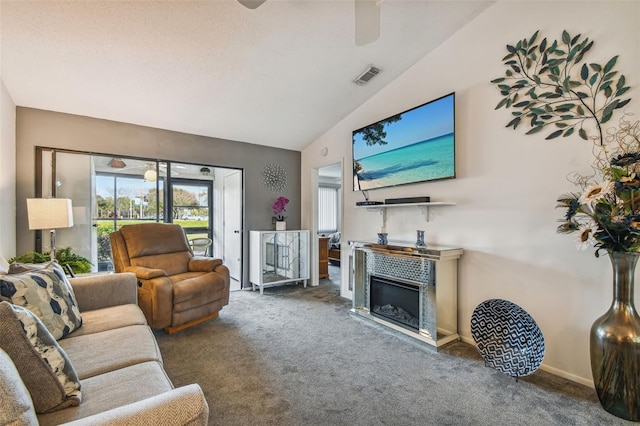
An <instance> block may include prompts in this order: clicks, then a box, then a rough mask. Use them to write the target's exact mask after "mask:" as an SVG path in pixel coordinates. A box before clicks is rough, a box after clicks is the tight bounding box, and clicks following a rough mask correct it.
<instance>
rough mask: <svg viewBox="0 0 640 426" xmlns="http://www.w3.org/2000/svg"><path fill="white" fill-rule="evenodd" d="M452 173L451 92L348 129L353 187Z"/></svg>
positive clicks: (373, 186)
mask: <svg viewBox="0 0 640 426" xmlns="http://www.w3.org/2000/svg"><path fill="white" fill-rule="evenodd" d="M455 177H456V158H455V93H450V94H448V95H445V96H443V97H441V98H438V99H435V100H433V101H430V102H427V103H425V104H422V105H419V106H417V107H415V108H412V109H410V110H408V111H405V112H401V113H399V114H396V115H393V116H391V117H388V118H385V119H384V120H380V121H377V122H375V123H373V124H370V125H368V126H365V127H363V128H361V129H358V130H354V131H353V190H354V191H367V190H370V189H378V188H386V187H389V186H397V185H405V184H409V183H417V182H425V181H431V180H439V179H453V178H455Z"/></svg>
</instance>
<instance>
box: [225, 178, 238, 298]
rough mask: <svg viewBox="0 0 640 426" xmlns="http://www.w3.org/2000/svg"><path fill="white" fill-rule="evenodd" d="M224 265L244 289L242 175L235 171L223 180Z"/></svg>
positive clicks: (232, 277)
mask: <svg viewBox="0 0 640 426" xmlns="http://www.w3.org/2000/svg"><path fill="white" fill-rule="evenodd" d="M223 193H224V195H223V197H224V198H223V200H224V201H223V202H224V209H223V210H224V231H223V235H224V243H223V244H224V256H223V261H224V264H225V265H227V267H228V268H229V276H230V277H231V279H232V280H234V281H236V282H237V283H239V284H240V288H242V279H241V275H242V173H241V172H240V170H234V171H232V172H230V173H226V174H225V175H224V178H223Z"/></svg>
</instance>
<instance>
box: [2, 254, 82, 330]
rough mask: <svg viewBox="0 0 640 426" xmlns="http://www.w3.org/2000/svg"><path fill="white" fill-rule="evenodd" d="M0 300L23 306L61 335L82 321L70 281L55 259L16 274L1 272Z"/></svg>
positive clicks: (73, 328) (79, 324) (75, 327)
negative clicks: (2, 273) (40, 266)
mask: <svg viewBox="0 0 640 426" xmlns="http://www.w3.org/2000/svg"><path fill="white" fill-rule="evenodd" d="M0 301H6V302H10V303H13V304H15V305H20V306H24V307H25V308H27V309H29V310H30V311H31V312H33V313H34V314H36V315H37V316H38V317H39V318H40V320H41V321H42V322H43V323H44V325H45V326H46V327H47V329H48V330H49V331H50V332H51V334H52V335H53V337H55V338H56V339H60V338H62V337H64V336H66V335H67V334H69V333H71V332H72V331H73V330H75V329H77V328H79V327H80V326H81V325H82V317H81V316H80V310H79V309H78V303H77V302H76V298H75V295H74V294H73V289H72V288H71V284H69V281H68V280H67V277H66V276H65V274H64V272H63V271H62V267H61V266H60V265H58V264H55V263H49V264H46V265H45V266H44V267H42V268H39V269H34V270H27V271H26V272H22V273H19V274H7V275H0Z"/></svg>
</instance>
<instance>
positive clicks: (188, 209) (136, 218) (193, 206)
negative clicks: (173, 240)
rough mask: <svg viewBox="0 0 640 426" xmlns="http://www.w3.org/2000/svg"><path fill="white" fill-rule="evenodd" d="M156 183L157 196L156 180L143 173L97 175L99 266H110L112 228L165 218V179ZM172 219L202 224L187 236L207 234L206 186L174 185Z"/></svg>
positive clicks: (183, 223)
mask: <svg viewBox="0 0 640 426" xmlns="http://www.w3.org/2000/svg"><path fill="white" fill-rule="evenodd" d="M158 183H159V185H158V187H159V190H160V194H159V197H158V196H156V195H157V191H158V190H157V189H156V182H148V181H145V180H144V179H143V178H142V177H130V176H128V175H115V174H109V175H106V174H105V175H101V174H98V175H97V176H96V204H97V205H96V215H97V217H96V218H95V219H96V226H97V227H96V232H97V237H98V262H99V265H98V270H110V269H111V268H112V267H113V266H112V264H111V243H110V240H109V234H110V233H111V232H113V231H114V230H115V229H120V227H122V226H123V225H128V224H133V223H142V222H150V221H151V222H156V221H158V222H163V221H164V181H163V180H160V181H159V182H158ZM157 203H160V204H159V205H157ZM157 207H158V208H157ZM156 213H158V215H156ZM172 222H173V223H176V224H179V225H181V226H182V227H183V228H186V229H189V228H204V229H203V232H199V233H197V232H192V231H191V232H189V239H191V238H195V237H198V236H200V237H202V236H204V237H206V236H207V231H206V230H207V229H208V225H209V208H208V192H207V190H206V188H199V187H191V186H188V185H184V186H180V185H175V186H174V188H173V211H172Z"/></svg>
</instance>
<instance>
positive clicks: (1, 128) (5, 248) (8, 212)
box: [0, 76, 16, 259]
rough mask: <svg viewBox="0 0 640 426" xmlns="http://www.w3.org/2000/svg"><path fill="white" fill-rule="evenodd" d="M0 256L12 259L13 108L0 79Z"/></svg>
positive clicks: (14, 245)
mask: <svg viewBox="0 0 640 426" xmlns="http://www.w3.org/2000/svg"><path fill="white" fill-rule="evenodd" d="M0 200H2V202H0V224H2V226H0V256H2V257H4V258H5V259H9V258H11V257H13V256H15V255H16V203H15V201H16V106H15V104H14V103H13V100H12V99H11V96H10V95H9V92H8V91H7V88H6V87H5V85H4V81H2V78H1V76H0Z"/></svg>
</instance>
